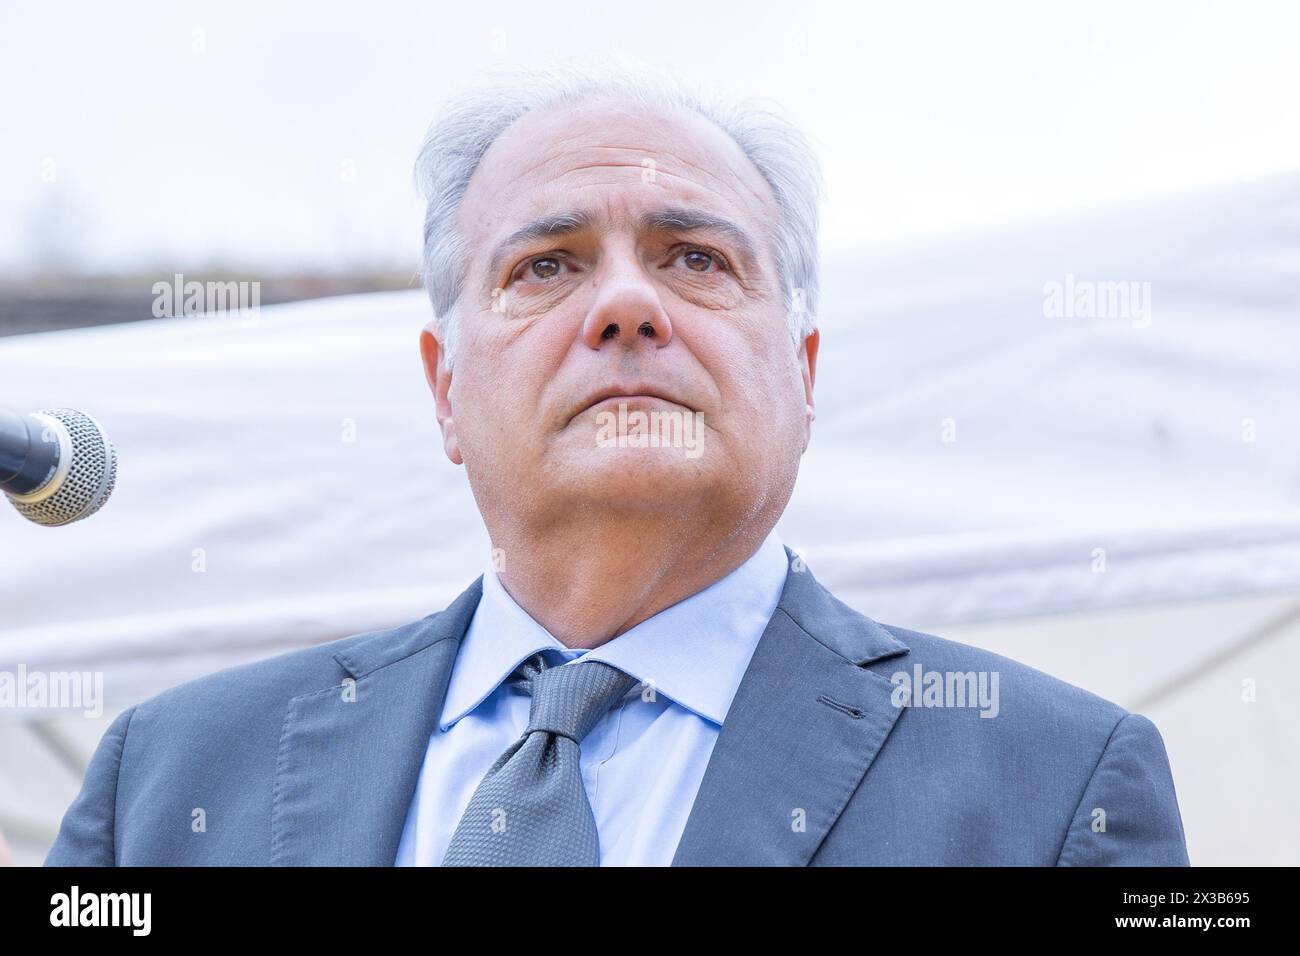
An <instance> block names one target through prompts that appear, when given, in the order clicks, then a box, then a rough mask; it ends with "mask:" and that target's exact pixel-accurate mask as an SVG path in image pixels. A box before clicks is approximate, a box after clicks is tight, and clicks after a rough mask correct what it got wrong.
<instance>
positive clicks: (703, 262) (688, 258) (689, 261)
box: [677, 246, 727, 274]
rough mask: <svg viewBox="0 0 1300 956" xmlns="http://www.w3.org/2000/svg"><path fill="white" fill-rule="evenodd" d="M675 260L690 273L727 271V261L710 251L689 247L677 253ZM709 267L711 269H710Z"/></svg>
mask: <svg viewBox="0 0 1300 956" xmlns="http://www.w3.org/2000/svg"><path fill="white" fill-rule="evenodd" d="M677 258H678V259H680V260H682V263H683V264H684V265H685V266H686V268H687V269H690V270H691V271H692V272H699V273H702V274H707V273H709V272H725V271H727V260H726V259H724V258H722V256H721V255H719V254H718V253H716V252H714V251H713V250H712V249H705V248H702V247H698V246H691V247H688V248H686V249H683V250H682V251H681V252H679V253H678V254H677ZM710 266H712V267H713V268H712V269H710Z"/></svg>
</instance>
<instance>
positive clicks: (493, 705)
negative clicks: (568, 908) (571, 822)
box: [395, 530, 787, 866]
mask: <svg viewBox="0 0 1300 956" xmlns="http://www.w3.org/2000/svg"><path fill="white" fill-rule="evenodd" d="M786 571H787V561H786V553H785V549H784V547H783V546H782V544H781V540H780V538H779V537H778V536H777V533H776V531H775V530H773V531H772V533H771V534H769V535H768V536H767V538H766V540H764V542H763V544H762V545H760V546H759V548H758V550H757V551H755V552H754V554H753V555H752V556H751V557H750V558H749V560H747V561H746V562H745V563H744V564H742V565H741V566H740V567H738V568H737V569H736V570H735V571H733V572H732V573H731V574H729V575H727V576H726V577H724V578H722V579H721V580H719V581H715V582H714V583H713V584H711V585H709V587H707V588H705V589H704V590H702V591H699V592H697V593H696V594H693V595H691V596H690V597H688V598H686V599H685V600H684V601H679V602H678V603H677V604H674V605H673V606H672V607H669V608H665V609H664V610H662V611H660V612H659V613H658V614H656V615H655V616H654V617H651V618H649V619H647V620H645V621H642V622H641V623H640V624H638V625H637V626H636V627H634V628H632V629H631V630H628V631H626V632H624V633H623V634H620V635H619V636H618V637H616V638H614V639H613V640H611V641H607V642H606V643H604V644H602V645H601V646H600V647H596V648H592V649H590V650H581V649H577V650H572V649H569V648H566V647H565V646H564V645H563V644H561V643H560V642H559V641H558V640H556V639H555V638H554V637H552V636H551V634H550V633H549V632H547V630H546V629H545V628H543V627H542V626H541V625H540V624H538V623H537V622H536V621H534V620H533V619H532V617H530V616H529V615H528V613H527V612H526V611H524V610H523V608H521V607H520V606H519V605H518V604H516V603H515V601H514V599H513V598H511V597H510V595H509V594H508V593H507V592H506V590H505V588H504V587H502V585H501V582H500V580H499V579H498V578H497V576H496V572H495V571H494V570H493V568H492V567H491V565H490V564H489V566H488V567H487V569H486V570H485V571H484V573H483V596H482V599H481V600H480V602H479V605H478V608H477V609H476V610H475V612H474V617H473V618H472V620H471V621H470V624H469V628H468V629H467V631H466V632H465V637H464V640H463V641H462V642H461V646H460V651H459V653H458V654H457V656H456V662H455V665H454V667H453V668H452V672H451V679H450V683H449V684H448V687H447V697H446V701H445V702H444V704H443V709H442V716H441V719H440V720H439V724H438V728H437V729H436V730H435V731H434V733H433V735H432V736H431V737H430V739H429V746H428V748H427V750H426V751H425V755H424V764H423V766H422V767H421V770H420V779H419V782H418V784H417V785H416V790H415V796H414V798H413V799H412V801H411V807H410V810H409V811H408V812H407V816H406V825H405V827H404V828H403V830H402V839H401V842H400V844H399V845H398V848H397V859H396V861H395V865H397V866H438V865H440V864H441V862H442V857H443V854H444V853H445V852H446V850H447V844H448V843H449V842H450V841H451V835H452V832H453V831H454V830H455V829H456V825H457V824H458V823H459V822H460V818H461V816H462V814H464V812H465V808H466V807H467V806H468V805H469V801H470V797H472V796H473V794H474V790H475V789H476V788H477V787H478V785H479V782H480V781H481V780H482V779H483V775H484V774H486V773H487V771H488V768H490V767H491V766H492V764H493V763H494V762H496V759H497V758H498V757H500V756H501V754H502V752H504V751H505V749H506V748H507V747H508V746H509V745H510V744H512V743H514V741H516V740H517V739H519V737H520V735H521V734H523V732H524V729H525V727H527V725H528V711H529V704H530V700H531V698H529V697H528V696H527V695H526V694H524V693H523V692H522V691H520V690H519V689H518V688H516V687H514V686H512V684H511V683H507V682H506V678H508V677H510V675H511V674H513V673H514V671H515V668H517V667H518V666H519V664H520V663H522V662H523V661H524V660H526V659H527V658H528V657H530V656H531V655H533V654H534V653H536V652H538V651H547V652H548V654H547V656H548V657H550V658H551V660H552V663H553V664H564V663H567V662H569V661H573V660H599V661H605V662H606V663H608V664H612V665H613V666H615V667H617V668H619V669H620V670H622V671H624V672H625V673H627V674H630V675H631V676H632V677H635V678H636V679H637V681H638V682H639V683H637V684H635V685H633V687H632V688H631V689H630V690H629V691H628V693H627V695H626V696H625V697H624V699H623V701H622V702H621V703H620V704H618V705H616V706H614V707H613V708H611V710H610V711H609V713H607V714H606V715H605V716H604V717H603V718H601V720H600V722H599V723H597V724H596V726H595V727H594V728H593V729H592V731H591V732H590V733H589V734H588V735H587V737H586V738H585V739H584V740H583V742H582V759H581V767H582V780H583V783H584V784H585V785H586V788H587V796H588V798H589V799H590V801H591V809H592V812H593V814H594V815H595V818H596V829H597V831H598V832H599V835H600V863H601V866H667V865H669V864H670V863H671V862H672V859H673V855H674V853H675V852H676V850H677V842H678V840H680V839H681V835H682V831H683V830H684V829H685V828H686V819H687V817H688V816H689V815H690V812H691V806H692V804H693V803H694V802H695V795H696V793H697V791H698V790H699V787H700V781H701V780H702V779H703V777H704V770H705V768H706V767H707V766H708V763H709V756H710V755H711V754H712V753H713V745H714V743H715V742H716V740H717V738H718V733H719V732H720V731H721V729H722V722H723V720H724V719H725V718H726V716H727V711H728V710H729V709H730V707H731V701H732V699H733V698H734V697H735V696H736V689H737V688H738V687H739V686H740V679H741V677H742V676H743V675H744V673H745V669H746V668H747V667H748V666H749V660H750V658H751V657H752V656H753V653H754V648H755V647H757V645H758V640H759V638H760V637H761V636H762V634H763V631H764V629H765V628H766V627H767V622H768V620H769V619H770V618H771V616H772V614H773V613H774V612H775V611H776V605H777V602H778V601H779V600H780V597H781V590H782V588H783V587H784V585H785V576H786ZM630 700H639V701H641V703H638V705H637V706H634V707H628V706H626V704H627V703H628V701H630Z"/></svg>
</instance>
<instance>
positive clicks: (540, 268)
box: [517, 255, 564, 282]
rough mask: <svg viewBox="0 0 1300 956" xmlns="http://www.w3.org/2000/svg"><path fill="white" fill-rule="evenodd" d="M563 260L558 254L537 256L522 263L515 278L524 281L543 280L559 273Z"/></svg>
mask: <svg viewBox="0 0 1300 956" xmlns="http://www.w3.org/2000/svg"><path fill="white" fill-rule="evenodd" d="M563 267H564V261H563V260H562V259H561V258H560V257H559V256H552V255H546V256H537V257H536V258H535V259H529V260H528V261H527V262H525V263H524V265H523V268H522V269H521V270H520V272H519V275H518V276H517V278H519V279H523V280H524V281H534V282H545V281H546V280H548V279H553V278H555V277H556V276H557V275H559V274H560V270H561V269H562V268H563Z"/></svg>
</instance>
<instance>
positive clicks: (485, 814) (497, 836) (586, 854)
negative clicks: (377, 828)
mask: <svg viewBox="0 0 1300 956" xmlns="http://www.w3.org/2000/svg"><path fill="white" fill-rule="evenodd" d="M515 673H517V674H520V675H522V677H523V679H524V684H523V689H524V690H525V691H526V692H527V693H530V694H531V695H532V698H533V699H532V703H531V706H530V712H529V716H528V727H527V729H525V730H524V733H523V736H522V737H520V738H519V739H518V740H516V741H515V742H514V743H512V744H511V745H510V746H509V747H507V748H506V751H505V753H503V754H502V755H501V756H500V757H498V758H497V761H496V763H494V764H493V765H492V766H491V768H490V769H489V770H488V772H487V773H486V774H484V776H483V780H482V782H480V783H479V785H478V789H477V790H475V791H474V796H472V797H470V801H469V806H468V807H466V808H465V813H464V815H463V816H462V817H461V818H460V823H458V824H457V825H456V832H455V833H453V834H452V836H451V843H450V844H448V846H447V852H446V854H445V855H444V856H443V858H442V865H443V866H598V865H599V864H600V841H599V838H598V836H597V833H596V818H595V817H594V816H593V815H592V812H591V802H590V801H589V800H588V799H587V790H586V788H585V787H584V786H583V783H582V769H581V766H580V764H579V757H580V752H579V746H580V744H581V743H582V738H583V737H585V736H587V734H588V733H589V732H590V731H591V728H593V727H595V726H596V724H597V723H598V722H599V721H600V718H601V717H603V716H604V715H605V713H606V712H607V711H608V710H609V709H610V708H611V707H613V706H614V704H615V703H617V702H618V700H619V699H620V698H621V697H622V696H623V695H624V694H625V693H626V692H627V690H628V688H629V687H630V686H631V684H632V683H633V681H634V678H632V677H629V676H628V675H627V674H625V673H623V672H622V671H620V670H619V669H618V668H616V667H613V666H611V665H609V664H606V663H604V662H603V661H581V662H578V663H572V664H565V665H562V666H558V667H551V666H549V665H548V664H547V662H546V659H545V658H544V657H542V655H541V654H535V655H533V656H532V657H530V658H529V659H528V660H526V661H524V663H523V664H521V665H519V669H518V670H517V671H516V672H515Z"/></svg>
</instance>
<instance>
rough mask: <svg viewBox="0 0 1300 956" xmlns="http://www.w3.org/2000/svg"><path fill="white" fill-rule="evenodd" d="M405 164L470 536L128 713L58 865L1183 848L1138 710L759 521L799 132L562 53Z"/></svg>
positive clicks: (905, 855) (788, 347)
mask: <svg viewBox="0 0 1300 956" xmlns="http://www.w3.org/2000/svg"><path fill="white" fill-rule="evenodd" d="M417 175H418V178H419V180H420V184H421V186H422V189H423V191H424V194H425V196H426V198H427V202H428V212H427V217H426V222H425V236H424V241H425V277H426V283H427V285H428V289H429V293H430V297H431V299H432V302H433V305H434V311H435V315H436V321H435V322H434V323H431V325H430V326H429V328H427V329H426V330H425V332H424V333H423V334H422V336H421V351H422V355H423V360H424V367H425V371H426V374H427V377H428V381H429V385H430V388H431V390H432V392H433V395H434V400H435V404H436V414H437V419H438V423H439V426H440V427H441V431H442V437H443V443H444V447H445V451H446V454H447V455H448V457H449V458H450V459H451V460H452V461H453V462H455V463H457V464H463V465H464V466H465V469H466V473H467V476H468V479H469V482H470V485H471V487H472V489H473V493H474V496H475V500H476V502H477V504H478V507H479V510H480V512H481V513H482V516H483V520H484V522H485V524H486V526H487V529H488V531H489V533H490V536H491V540H492V544H493V553H492V560H491V562H490V564H489V565H488V566H487V567H486V569H485V570H484V573H483V575H482V577H481V578H479V579H478V580H476V581H475V582H474V583H473V584H472V585H470V587H469V588H468V589H467V590H466V591H465V592H464V593H463V594H462V595H461V596H460V597H459V598H458V599H457V600H456V601H455V602H454V603H453V604H452V605H451V606H450V607H449V608H447V609H446V610H445V611H442V612H441V613H436V614H432V615H430V616H428V617H426V618H424V619H422V620H419V621H415V622H413V623H409V624H406V625H404V626H402V627H398V628H395V629H393V630H390V631H384V632H382V633H376V634H363V635H358V636H355V637H350V638H347V639H345V640H341V641H336V642H333V643H330V644H325V645H323V646H319V647H315V648H312V649H308V650H303V651H298V652H295V653H292V654H288V655H284V656H281V657H278V658H275V659H273V660H269V661H264V662H260V663H257V664H253V665H248V666H244V667H239V668H235V669H232V670H228V671H224V672H222V673H219V674H215V675H212V676H210V677H207V678H204V679H202V680H198V681H194V682H192V683H189V684H186V685H184V686H181V687H178V688H175V689H173V690H171V691H168V692H166V693H164V694H161V695H159V696H158V697H155V698H153V699H152V700H148V701H145V702H144V703H141V704H138V705H137V706H135V707H132V708H131V709H129V710H127V711H126V712H125V713H123V714H122V715H121V716H120V717H119V718H118V719H117V720H116V721H115V722H114V723H113V725H112V726H111V727H110V729H109V730H108V732H107V733H106V734H105V737H104V739H103V741H102V743H101V745H100V747H99V749H98V751H97V753H96V754H95V757H94V759H93V761H92V763H91V766H90V768H89V771H88V773H87V776H86V781H85V784H84V787H83V789H82V792H81V794H80V795H79V796H78V798H77V800H76V802H75V803H74V804H73V805H72V807H71V808H70V809H69V811H68V813H67V816H66V817H65V819H64V821H63V825H62V828H61V830H60V833H59V836H58V840H57V842H56V843H55V846H54V848H53V849H52V850H51V852H50V854H49V857H48V859H47V863H49V864H104V865H112V864H117V865H131V864H217V865H223V864H366V865H380V866H387V865H394V864H396V865H491V864H503V865H511V864H518V865H584V866H591V865H620V864H631V865H643V864H646V865H663V864H680V865H700V864H763V865H806V864H819V865H846V864H993V865H1053V864H1058V865H1060V864H1065V865H1079V864H1084V865H1087V864H1186V863H1187V855H1186V849H1185V842H1184V836H1183V831H1182V823H1181V819H1180V816H1179V812H1178V807H1177V802H1176V799H1175V794H1174V787H1173V782H1172V780H1171V777H1170V771H1169V765H1168V761H1167V758H1166V755H1165V751H1164V746H1163V743H1162V740H1161V738H1160V735H1159V733H1158V732H1157V730H1156V728H1155V727H1154V726H1153V725H1152V724H1151V723H1150V722H1149V721H1148V720H1146V719H1145V718H1143V717H1141V716H1138V715H1134V714H1129V713H1127V712H1125V711H1124V710H1123V709H1121V708H1120V707H1118V706H1116V705H1114V704H1112V703H1109V702H1107V701H1104V700H1101V699H1100V698H1098V697H1095V696H1093V695H1091V694H1088V693H1086V692H1085V691H1083V690H1080V689H1078V688H1075V687H1072V686H1070V685H1067V684H1064V683H1062V682H1060V681H1057V680H1054V679H1052V678H1050V677H1048V676H1046V675H1044V674H1041V673H1039V672H1036V671H1033V670H1031V669H1029V668H1026V667H1024V666H1021V665H1019V664H1016V663H1014V662H1012V661H1009V660H1006V659H1004V658H1000V657H997V656H995V655H992V654H989V653H986V652H983V651H980V650H977V649H974V648H971V647H966V646H962V645H959V644H955V643H952V642H949V641H945V640H943V639H941V638H938V637H935V636H931V635H928V634H922V633H917V632H914V631H909V630H904V629H902V628H899V627H891V626H886V625H883V624H879V623H877V622H875V621H873V620H871V619H870V618H867V617H864V616H863V615H862V614H859V613H857V612H855V611H853V610H851V609H850V608H848V607H847V606H845V605H844V604H842V603H841V602H840V601H838V600H836V598H835V597H833V596H832V595H831V594H829V593H828V592H827V591H825V590H824V589H823V588H822V587H821V586H820V585H819V584H818V583H817V581H816V580H815V578H814V577H813V574H812V572H811V571H810V570H809V569H808V568H806V567H805V566H804V565H803V563H802V562H801V561H799V560H797V559H795V557H794V555H793V554H792V553H791V552H789V551H787V550H786V549H785V548H784V547H783V545H782V544H781V542H780V540H779V538H778V537H777V536H776V533H775V531H774V527H775V525H776V522H777V519H778V518H779V517H780V516H781V513H782V511H783V510H784V508H785V506H786V503H787V502H788V500H789V498H790V495H791V493H792V490H793V488H794V483H795V478H796V475H797V472H798V465H799V461H800V458H801V456H802V454H803V452H804V450H805V449H806V448H807V445H808V441H809V437H810V433H811V423H812V420H813V383H814V380H815V375H816V368H817V355H818V346H819V335H818V332H817V331H816V328H815V323H814V316H815V309H816V301H817V272H816V237H817V188H818V187H817V176H816V172H815V167H814V164H813V161H812V158H811V156H810V154H809V152H808V150H807V148H806V146H805V145H804V142H803V140H802V138H801V137H800V136H799V134H798V133H797V132H796V131H795V130H793V129H792V128H791V127H789V126H788V125H786V124H785V123H783V122H782V121H780V120H778V119H777V118H776V117H774V116H772V115H770V114H768V113H765V112H763V111H761V110H756V109H747V108H726V107H724V106H720V105H718V104H716V103H711V102H705V101H699V100H695V99H692V98H691V97H690V96H689V95H687V94H684V93H681V92H680V91H678V90H677V89H676V88H675V87H673V86H671V85H666V84H649V83H646V82H643V81H640V80H637V79H635V78H628V77H621V78H605V79H600V78H594V79H593V78H587V77H583V76H581V75H579V74H561V73H555V74H547V75H545V76H544V77H543V78H541V80H540V81H538V80H537V78H525V80H524V81H522V82H520V83H518V84H516V85H514V86H507V87H504V88H498V89H493V90H489V91H487V92H486V93H483V94H478V95H471V96H469V97H466V98H464V99H462V100H461V101H459V102H457V103H456V104H454V105H453V108H452V109H450V110H449V111H448V112H447V114H446V115H445V116H444V117H443V118H442V119H441V120H440V121H439V122H437V123H435V125H434V126H433V127H432V129H431V131H430V134H429V137H428V139H427V140H426V143H425V146H424V149H423V151H422V153H421V156H420V160H419V163H418V164H417Z"/></svg>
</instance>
